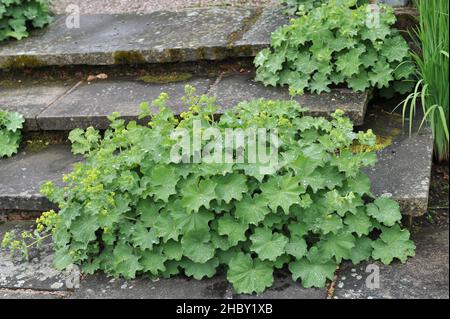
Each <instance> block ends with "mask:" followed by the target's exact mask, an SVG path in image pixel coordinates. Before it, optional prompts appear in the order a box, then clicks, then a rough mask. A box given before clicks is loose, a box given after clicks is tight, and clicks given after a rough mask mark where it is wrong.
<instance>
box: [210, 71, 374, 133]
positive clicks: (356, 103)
mask: <svg viewBox="0 0 450 319" xmlns="http://www.w3.org/2000/svg"><path fill="white" fill-rule="evenodd" d="M253 78H254V76H253V75H251V74H245V75H233V76H229V77H225V78H223V79H222V80H221V81H220V82H219V83H218V84H217V85H215V86H213V88H212V90H211V91H210V94H211V95H215V96H217V103H218V104H219V105H220V106H221V107H222V109H221V110H223V109H224V108H226V106H228V105H236V104H238V103H239V102H241V101H249V100H253V99H259V98H266V99H271V100H290V99H291V97H290V96H289V91H288V89H287V88H279V87H276V88H275V87H265V86H264V85H263V84H261V83H259V82H255V81H254V80H253ZM295 99H296V100H297V101H298V102H299V104H300V105H301V106H303V107H308V108H309V109H310V114H311V115H314V116H329V115H330V114H331V113H333V112H334V111H336V109H341V110H343V111H345V112H346V114H347V116H349V117H350V118H351V119H352V120H353V121H354V123H355V124H356V125H361V124H363V122H364V116H365V113H366V108H367V104H368V102H369V94H368V93H367V92H365V93H355V92H352V91H351V90H347V89H334V90H332V91H331V92H330V93H322V94H319V95H317V94H304V95H302V96H298V97H296V98H295Z"/></svg>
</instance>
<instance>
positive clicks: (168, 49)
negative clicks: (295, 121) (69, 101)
mask: <svg viewBox="0 0 450 319" xmlns="http://www.w3.org/2000/svg"><path fill="white" fill-rule="evenodd" d="M282 10H283V9H282V8H280V7H266V8H261V7H247V8H245V7H241V8H239V7H209V8H190V9H186V10H182V11H172V12H171V11H156V12H151V13H144V14H142V13H121V14H85V15H81V16H80V25H79V28H70V26H71V25H70V24H67V23H66V20H67V19H68V17H66V16H63V15H59V16H57V17H56V18H55V21H54V22H52V23H51V24H50V25H49V26H48V27H46V28H44V29H42V30H35V31H32V32H31V35H30V37H29V38H26V39H24V40H21V41H10V42H6V43H2V44H1V45H0V69H14V68H37V67H45V66H69V65H70V66H72V65H123V64H126V65H130V64H143V63H168V62H186V61H198V60H223V59H226V58H236V57H253V56H255V55H256V54H257V53H258V52H259V51H260V50H261V49H263V48H265V47H268V46H269V45H270V43H271V33H272V32H273V31H275V30H276V28H278V27H279V26H282V25H285V24H287V23H288V20H289V17H287V16H286V15H284V14H283V13H282ZM395 14H396V16H397V19H398V21H397V25H396V26H397V27H398V28H400V29H402V30H403V29H408V28H411V25H414V24H415V23H416V20H417V13H416V12H415V11H414V10H411V9H410V8H396V9H395ZM68 26H69V27H68Z"/></svg>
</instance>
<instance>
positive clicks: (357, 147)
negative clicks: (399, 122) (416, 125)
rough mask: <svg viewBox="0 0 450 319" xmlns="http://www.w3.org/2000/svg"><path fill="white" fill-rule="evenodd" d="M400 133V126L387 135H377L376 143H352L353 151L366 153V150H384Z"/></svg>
mask: <svg viewBox="0 0 450 319" xmlns="http://www.w3.org/2000/svg"><path fill="white" fill-rule="evenodd" d="M400 133H401V130H400V129H399V128H394V129H392V130H391V132H390V133H389V135H387V136H382V135H377V139H376V142H375V145H373V146H367V145H361V144H359V143H355V144H353V145H352V151H353V152H354V153H364V152H378V151H381V150H384V149H385V148H387V147H389V146H390V145H391V144H392V143H393V142H394V139H395V137H397V136H398V135H399V134H400Z"/></svg>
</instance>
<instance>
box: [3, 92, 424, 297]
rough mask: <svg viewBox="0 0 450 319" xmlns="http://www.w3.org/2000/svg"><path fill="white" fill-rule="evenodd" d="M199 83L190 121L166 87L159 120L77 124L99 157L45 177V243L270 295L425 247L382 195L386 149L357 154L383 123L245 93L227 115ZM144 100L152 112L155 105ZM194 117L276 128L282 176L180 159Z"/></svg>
mask: <svg viewBox="0 0 450 319" xmlns="http://www.w3.org/2000/svg"><path fill="white" fill-rule="evenodd" d="M193 92H194V91H193V89H192V88H190V87H187V96H186V97H185V98H184V99H183V101H184V103H185V107H186V109H189V110H190V111H189V112H186V113H183V114H182V116H181V120H178V119H177V118H176V117H174V115H173V114H172V112H171V111H170V110H169V109H167V108H166V107H165V104H166V101H167V95H165V94H162V95H161V97H160V98H159V99H158V100H156V101H154V103H153V105H154V106H155V107H158V108H160V112H159V113H158V114H156V115H154V116H153V117H152V120H151V122H150V123H149V125H148V126H141V125H138V124H136V122H130V123H129V124H127V125H125V121H124V120H122V119H120V118H119V117H118V115H117V114H114V115H112V116H111V117H110V120H111V127H110V129H108V130H107V131H106V132H105V134H104V136H101V135H100V133H99V132H97V131H96V130H94V129H92V128H89V129H87V130H86V131H83V130H81V129H76V130H74V131H72V132H71V134H70V140H71V141H72V143H73V151H74V152H75V153H81V154H85V157H86V161H85V163H79V164H77V165H76V166H75V167H74V170H73V172H72V173H70V174H69V175H67V176H65V177H64V181H65V182H66V183H67V186H66V187H64V188H58V187H55V186H54V185H53V183H51V182H49V183H47V184H45V185H44V186H43V188H42V192H43V194H45V195H46V196H47V197H48V198H49V199H50V200H51V201H52V202H54V203H56V204H58V206H59V208H60V211H59V213H55V212H53V211H50V212H47V213H46V214H45V215H44V216H43V217H41V218H40V219H39V220H38V228H37V230H36V234H37V235H38V236H39V238H38V241H39V240H40V238H43V237H44V236H46V234H51V236H53V242H54V246H55V249H56V254H55V260H54V262H55V266H56V267H57V268H59V269H63V268H66V267H69V266H70V265H71V264H80V265H82V269H83V271H84V272H85V273H93V272H95V271H97V270H102V271H104V272H106V273H107V274H108V275H111V276H123V277H125V278H134V277H135V276H137V275H140V274H146V275H149V276H151V277H164V278H167V277H171V276H174V275H177V274H179V273H184V274H185V275H186V276H189V277H193V278H195V279H202V278H204V277H211V276H213V275H214V274H215V273H216V272H217V271H220V270H224V271H226V274H227V278H228V280H229V281H230V282H231V283H232V284H233V287H234V289H235V290H236V291H237V292H238V293H253V292H256V293H261V292H263V291H264V290H265V289H266V288H267V287H270V286H271V285H272V283H273V272H274V270H275V269H280V268H282V267H287V268H289V270H290V271H291V273H292V277H293V279H294V280H297V279H300V280H301V283H302V285H303V286H305V287H323V286H324V285H325V284H326V280H327V279H331V278H332V277H333V274H334V272H335V270H336V267H337V265H338V264H339V263H340V262H341V261H343V260H351V261H352V262H353V263H355V264H357V263H359V262H361V261H363V260H368V259H369V258H373V259H377V260H381V261H382V262H383V263H385V264H389V263H391V262H392V261H393V260H394V259H399V260H400V261H402V262H404V261H405V260H406V259H407V257H408V256H413V255H414V251H415V246H414V244H413V243H412V242H411V241H410V239H409V232H408V231H407V230H403V229H402V228H401V226H400V224H399V222H400V219H401V215H400V211H399V205H398V204H397V203H396V202H395V201H394V200H392V199H390V198H385V197H381V198H372V196H371V193H370V181H369V178H368V177H367V176H366V175H365V174H364V173H362V172H361V168H363V167H367V166H371V165H373V164H374V163H375V162H376V155H375V154H374V153H370V152H364V153H353V152H352V151H351V149H352V145H353V144H354V143H359V144H364V145H372V144H373V143H374V142H375V136H374V135H373V133H372V132H371V131H368V132H359V133H354V132H353V126H352V123H351V122H350V120H349V119H347V118H345V117H343V113H342V112H341V111H337V112H336V113H335V114H334V115H333V119H332V120H331V121H329V120H327V119H325V118H312V117H310V116H305V115H304V112H305V111H306V109H303V108H301V107H300V106H299V105H298V104H297V103H296V102H294V101H267V100H257V101H252V102H244V103H241V104H239V105H238V106H237V107H235V108H233V109H232V110H229V111H227V112H226V113H225V114H224V115H222V116H221V118H220V119H219V120H216V119H215V117H214V116H213V114H214V112H215V110H216V107H215V106H214V100H213V99H211V98H209V97H207V96H200V97H197V96H195V95H193ZM141 107H142V110H143V113H142V115H141V119H144V118H146V117H147V116H148V115H149V114H150V112H149V109H148V105H146V104H143V105H142V106H141ZM194 121H200V122H201V126H202V128H203V129H202V130H203V132H207V130H208V129H209V128H217V129H219V130H220V131H221V132H224V131H225V130H226V129H235V130H236V129H242V130H246V129H249V128H270V129H277V130H278V138H279V141H278V143H275V144H276V151H277V153H276V154H277V155H276V156H277V159H278V164H277V165H276V167H275V170H274V172H272V173H265V172H264V170H261V169H260V168H261V167H262V166H263V165H262V162H261V161H259V160H258V161H256V163H251V162H250V161H248V158H247V160H245V161H244V162H242V163H219V162H218V163H210V164H207V163H206V162H205V161H203V162H202V163H197V164H196V163H192V161H188V162H189V163H174V162H173V161H172V160H171V159H172V158H173V157H171V156H170V154H171V151H172V150H173V146H174V145H175V143H177V141H176V140H173V139H172V138H171V133H172V132H174V131H177V130H180V129H185V130H187V131H189V132H190V131H191V129H192V128H193V126H194V123H195V122H194ZM172 137H173V136H172ZM213 140H214V141H215V142H217V141H218V138H217V137H215V138H214V139H213ZM209 142H211V140H210V141H209ZM205 144H206V141H203V146H205ZM272 146H273V145H272ZM206 154H208V153H206ZM246 154H247V153H246ZM193 156H194V155H193ZM190 159H191V160H192V158H190ZM36 234H35V235H36ZM35 235H33V234H32V235H31V237H32V238H31V239H25V241H26V240H30V241H31V240H36V239H35V238H34V237H35ZM24 245H25V246H27V247H28V246H29V245H26V244H24ZM3 247H9V248H13V249H14V248H18V249H20V247H21V241H20V240H18V239H17V238H15V235H14V234H13V233H9V234H7V236H6V237H5V239H4V240H3Z"/></svg>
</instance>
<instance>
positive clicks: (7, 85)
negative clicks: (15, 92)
mask: <svg viewBox="0 0 450 319" xmlns="http://www.w3.org/2000/svg"><path fill="white" fill-rule="evenodd" d="M18 85H19V83H18V82H16V81H11V80H2V81H0V88H8V89H11V88H15V87H17V86H18Z"/></svg>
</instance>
